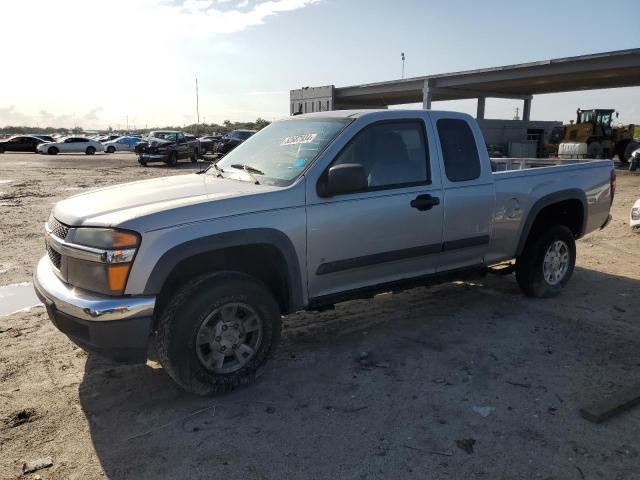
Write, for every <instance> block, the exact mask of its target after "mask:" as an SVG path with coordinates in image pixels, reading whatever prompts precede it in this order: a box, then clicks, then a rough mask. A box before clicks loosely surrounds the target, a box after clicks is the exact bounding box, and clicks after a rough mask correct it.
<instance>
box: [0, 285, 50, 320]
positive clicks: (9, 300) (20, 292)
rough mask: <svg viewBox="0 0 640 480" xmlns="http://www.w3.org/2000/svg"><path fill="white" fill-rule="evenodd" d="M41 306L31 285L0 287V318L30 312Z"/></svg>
mask: <svg viewBox="0 0 640 480" xmlns="http://www.w3.org/2000/svg"><path fill="white" fill-rule="evenodd" d="M41 304H42V302H40V300H39V299H38V297H37V296H36V292H34V291H33V285H32V284H31V283H27V282H24V283H16V284H14V285H6V286H4V287H0V316H3V315H9V314H11V313H15V312H17V311H19V310H28V309H30V308H31V307H35V306H37V305H41Z"/></svg>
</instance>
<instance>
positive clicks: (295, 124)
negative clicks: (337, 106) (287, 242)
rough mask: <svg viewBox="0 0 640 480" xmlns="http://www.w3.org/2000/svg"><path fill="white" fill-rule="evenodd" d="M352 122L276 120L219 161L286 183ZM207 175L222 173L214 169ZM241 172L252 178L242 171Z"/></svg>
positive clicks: (262, 179) (268, 180) (260, 177)
mask: <svg viewBox="0 0 640 480" xmlns="http://www.w3.org/2000/svg"><path fill="white" fill-rule="evenodd" d="M349 122H350V120H349V119H342V118H341V119H334V118H323V119H295V120H282V121H279V122H274V123H272V124H271V125H269V126H268V127H265V128H263V129H262V130H260V131H259V132H258V133H256V134H255V135H252V136H251V138H249V139H248V140H247V141H245V142H244V143H242V144H240V145H239V146H238V147H236V148H235V149H234V150H232V151H231V152H230V153H229V154H227V155H226V156H225V157H224V158H223V159H222V160H220V161H219V162H218V163H217V166H218V167H219V168H221V169H222V170H223V171H224V172H225V175H226V172H227V171H234V173H235V172H237V171H240V172H242V171H243V168H242V167H240V168H239V167H238V166H244V167H246V169H249V170H250V171H251V173H252V174H253V175H254V176H256V177H257V179H258V180H259V181H260V183H265V184H271V185H279V186H286V185H289V184H290V183H291V182H293V180H295V179H296V178H297V177H298V175H300V173H301V172H302V171H303V170H304V168H305V166H307V165H308V164H309V163H311V161H313V160H314V159H315V157H316V156H317V155H318V154H319V153H320V152H321V151H322V150H323V149H324V148H325V147H326V146H327V145H328V144H329V143H330V142H331V141H332V140H333V139H334V138H335V137H336V135H338V133H340V131H341V130H342V129H343V128H344V127H345V126H346V125H347V124H348V123H349ZM207 174H208V175H219V174H220V171H219V170H216V169H211V170H209V171H208V172H207ZM239 176H242V178H243V179H247V180H251V178H249V176H248V175H247V174H246V173H245V172H242V173H240V175H239Z"/></svg>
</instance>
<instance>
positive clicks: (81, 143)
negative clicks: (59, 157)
mask: <svg viewBox="0 0 640 480" xmlns="http://www.w3.org/2000/svg"><path fill="white" fill-rule="evenodd" d="M103 149H104V146H103V145H102V144H101V143H100V142H96V141H95V140H92V139H91V138H87V137H66V138H61V139H60V140H58V141H57V142H46V143H41V144H40V145H38V152H40V153H48V154H49V155H56V154H58V153H85V154H87V155H93V154H94V153H96V152H98V151H102V150H103Z"/></svg>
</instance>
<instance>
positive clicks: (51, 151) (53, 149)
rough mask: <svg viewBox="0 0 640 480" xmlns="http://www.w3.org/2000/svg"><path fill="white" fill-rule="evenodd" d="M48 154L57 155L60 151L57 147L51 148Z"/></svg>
mask: <svg viewBox="0 0 640 480" xmlns="http://www.w3.org/2000/svg"><path fill="white" fill-rule="evenodd" d="M47 153H48V154H49V155H57V154H58V149H57V148H56V147H49V149H48V150H47Z"/></svg>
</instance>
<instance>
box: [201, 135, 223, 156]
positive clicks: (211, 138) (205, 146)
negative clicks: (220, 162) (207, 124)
mask: <svg viewBox="0 0 640 480" xmlns="http://www.w3.org/2000/svg"><path fill="white" fill-rule="evenodd" d="M220 140H222V135H205V136H204V137H200V146H201V147H202V153H207V152H212V151H213V147H214V146H215V144H216V143H217V142H219V141H220Z"/></svg>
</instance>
